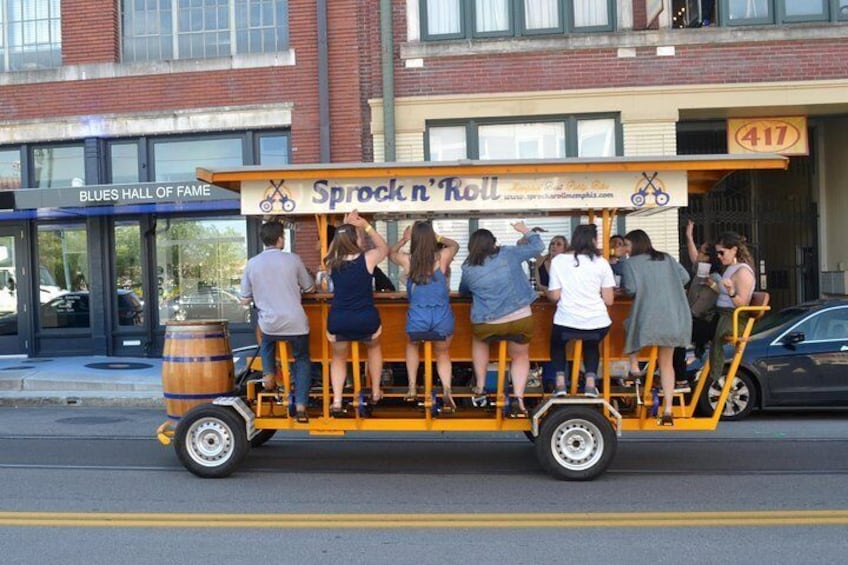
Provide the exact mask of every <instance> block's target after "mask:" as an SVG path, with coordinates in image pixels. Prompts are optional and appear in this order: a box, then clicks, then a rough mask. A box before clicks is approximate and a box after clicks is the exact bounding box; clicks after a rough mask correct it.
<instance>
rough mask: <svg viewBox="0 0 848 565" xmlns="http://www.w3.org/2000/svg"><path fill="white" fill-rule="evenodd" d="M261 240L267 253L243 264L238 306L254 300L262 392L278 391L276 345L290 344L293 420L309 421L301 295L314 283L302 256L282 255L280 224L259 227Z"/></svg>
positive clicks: (307, 363)
mask: <svg viewBox="0 0 848 565" xmlns="http://www.w3.org/2000/svg"><path fill="white" fill-rule="evenodd" d="M259 238H260V239H261V240H262V243H263V244H264V245H265V250H264V251H263V252H262V253H260V254H259V255H256V256H255V257H253V258H251V259H250V260H249V261H248V262H247V266H246V267H245V268H244V274H243V275H242V278H241V296H242V302H244V303H245V304H249V303H250V302H251V301H253V304H254V305H255V306H256V309H257V310H258V311H259V320H258V321H259V329H260V330H261V331H262V342H261V344H260V347H259V351H260V354H261V355H262V373H263V386H264V388H265V389H266V390H273V389H275V388H276V387H277V362H276V352H277V342H278V341H286V342H288V343H289V344H290V346H291V349H292V354H293V355H294V371H293V372H294V387H295V409H296V415H297V421H298V422H307V421H309V418H308V416H307V414H306V405H307V403H308V401H309V384H310V378H311V375H310V370H311V361H310V358H309V320H308V319H307V318H306V312H304V311H303V306H301V304H300V297H301V293H302V292H312V291H313V290H314V289H315V284H314V282H313V280H312V276H311V275H310V274H309V273H308V272H307V270H306V267H305V266H304V265H303V261H301V259H300V257H298V256H297V255H295V254H294V253H286V252H285V251H283V246H284V244H285V239H284V233H283V225H282V224H280V223H279V222H267V223H265V224H263V225H262V227H261V228H260V230H259ZM281 362H285V361H283V360H281Z"/></svg>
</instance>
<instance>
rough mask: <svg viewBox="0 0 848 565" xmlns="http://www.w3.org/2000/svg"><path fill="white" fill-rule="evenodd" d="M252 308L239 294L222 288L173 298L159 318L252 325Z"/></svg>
mask: <svg viewBox="0 0 848 565" xmlns="http://www.w3.org/2000/svg"><path fill="white" fill-rule="evenodd" d="M250 315H251V314H250V306H247V305H244V304H242V303H241V299H240V298H239V297H238V295H237V294H235V293H233V292H229V291H227V290H222V289H220V288H214V287H213V288H204V289H200V290H196V291H194V292H188V293H185V294H183V295H181V296H178V297H176V298H172V299H170V300H168V301H166V302H164V303H163V304H162V307H161V308H160V309H159V317H160V318H161V320H162V321H163V322H164V321H166V320H178V321H182V320H227V321H229V322H236V323H250Z"/></svg>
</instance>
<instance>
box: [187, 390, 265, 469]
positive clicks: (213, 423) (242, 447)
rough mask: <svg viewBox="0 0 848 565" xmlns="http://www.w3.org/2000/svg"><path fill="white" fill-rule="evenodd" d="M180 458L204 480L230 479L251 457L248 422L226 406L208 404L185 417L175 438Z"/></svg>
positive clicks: (198, 407) (190, 411) (191, 411)
mask: <svg viewBox="0 0 848 565" xmlns="http://www.w3.org/2000/svg"><path fill="white" fill-rule="evenodd" d="M174 440H175V441H174V448H175V449H176V451H177V457H178V458H179V460H180V462H181V463H182V464H183V465H184V466H185V468H186V469H188V470H189V471H191V472H192V473H194V474H195V475H197V476H198V477H204V478H220V477H226V476H229V475H230V474H232V473H233V471H235V470H236V468H237V467H238V466H239V464H241V462H242V460H243V459H244V458H245V456H246V455H247V451H248V448H249V445H250V444H249V443H248V441H247V431H246V429H245V424H244V419H242V417H241V416H239V415H238V414H236V412H235V411H234V410H233V409H231V408H228V407H226V406H215V405H214V404H204V405H202V406H197V407H196V408H192V409H191V410H189V412H188V413H187V414H186V415H185V416H183V418H182V419H181V420H180V423H179V424H178V425H177V429H176V433H175V434H174Z"/></svg>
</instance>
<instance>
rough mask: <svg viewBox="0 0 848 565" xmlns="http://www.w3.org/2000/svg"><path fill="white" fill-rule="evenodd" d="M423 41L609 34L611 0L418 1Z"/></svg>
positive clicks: (612, 6) (611, 19) (611, 20)
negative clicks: (558, 34)
mask: <svg viewBox="0 0 848 565" xmlns="http://www.w3.org/2000/svg"><path fill="white" fill-rule="evenodd" d="M419 6H420V10H421V22H422V34H421V35H422V37H423V38H424V39H425V40H443V39H461V38H470V37H502V36H515V35H534V34H540V33H572V32H592V31H612V30H613V29H614V17H613V15H614V14H615V11H614V8H615V3H614V1H613V0H420V4H419Z"/></svg>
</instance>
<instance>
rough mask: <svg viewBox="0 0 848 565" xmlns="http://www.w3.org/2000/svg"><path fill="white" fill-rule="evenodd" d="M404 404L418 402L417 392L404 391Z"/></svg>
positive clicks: (414, 390)
mask: <svg viewBox="0 0 848 565" xmlns="http://www.w3.org/2000/svg"><path fill="white" fill-rule="evenodd" d="M403 401H404V402H417V401H418V390H417V389H414V388H411V389H409V390H408V391H406V396H404V397H403Z"/></svg>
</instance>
